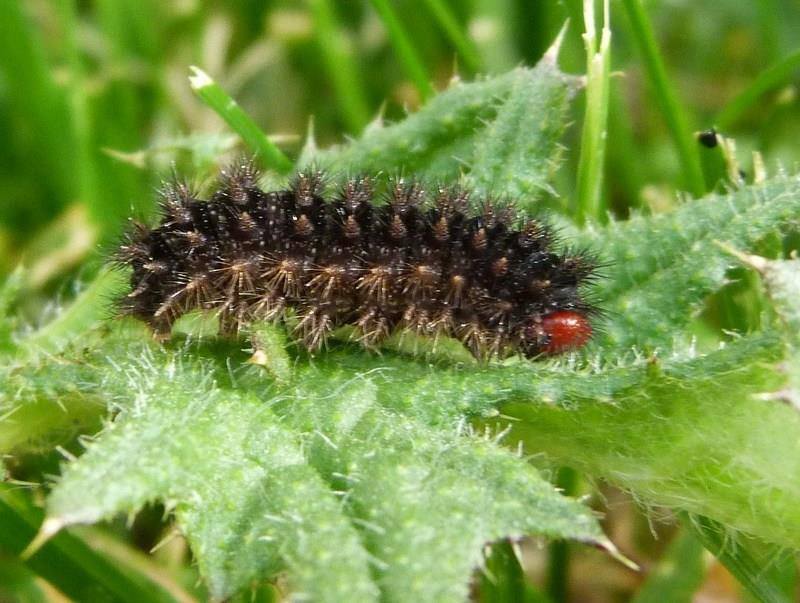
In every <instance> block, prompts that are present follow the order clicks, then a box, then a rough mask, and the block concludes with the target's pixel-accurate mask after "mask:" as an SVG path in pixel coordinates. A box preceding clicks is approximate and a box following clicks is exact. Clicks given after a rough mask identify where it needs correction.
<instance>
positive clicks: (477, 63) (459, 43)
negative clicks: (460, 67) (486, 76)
mask: <svg viewBox="0 0 800 603" xmlns="http://www.w3.org/2000/svg"><path fill="white" fill-rule="evenodd" d="M425 4H426V5H427V6H428V10H429V11H430V12H431V13H432V14H433V17H434V18H435V19H436V21H437V22H438V23H439V26H440V27H441V28H442V30H444V33H445V34H446V35H447V38H448V39H449V40H450V43H451V44H452V45H453V46H454V47H455V49H456V51H457V52H458V56H459V57H460V58H461V60H462V61H463V62H464V66H465V67H466V68H467V69H469V70H470V71H471V72H473V73H477V72H479V71H481V69H482V68H483V61H482V60H481V57H480V54H479V53H478V49H477V48H476V46H475V44H474V43H473V42H472V40H471V39H470V38H469V36H467V34H466V33H465V32H464V31H463V30H462V28H461V26H460V25H459V23H458V20H457V19H456V17H455V15H453V13H452V12H451V10H450V7H449V6H448V5H447V3H446V2H443V1H442V0H425Z"/></svg>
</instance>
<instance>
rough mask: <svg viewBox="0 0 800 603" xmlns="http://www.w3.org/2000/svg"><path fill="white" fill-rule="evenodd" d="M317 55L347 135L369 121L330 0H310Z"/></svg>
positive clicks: (353, 67) (362, 96) (365, 104)
mask: <svg viewBox="0 0 800 603" xmlns="http://www.w3.org/2000/svg"><path fill="white" fill-rule="evenodd" d="M310 5H311V12H312V14H313V18H314V29H315V33H316V36H317V43H318V44H319V47H320V54H321V55H322V61H323V62H324V64H325V68H326V69H327V70H328V76H329V77H330V78H331V83H332V84H333V88H334V91H335V92H336V100H337V101H338V103H339V107H340V110H341V112H342V117H343V118H344V121H345V123H346V124H347V127H348V128H349V129H350V133H351V134H359V133H360V132H361V130H362V129H363V128H364V126H365V125H367V123H368V122H369V120H370V110H369V104H368V103H367V97H366V93H365V91H364V88H363V86H362V84H361V80H360V79H359V77H358V72H357V70H356V66H355V64H354V62H353V57H352V54H351V53H350V51H349V50H348V47H347V43H346V40H345V38H344V34H343V32H342V31H341V29H340V28H339V26H338V23H337V22H336V15H335V13H334V9H333V6H332V5H331V2H330V0H310Z"/></svg>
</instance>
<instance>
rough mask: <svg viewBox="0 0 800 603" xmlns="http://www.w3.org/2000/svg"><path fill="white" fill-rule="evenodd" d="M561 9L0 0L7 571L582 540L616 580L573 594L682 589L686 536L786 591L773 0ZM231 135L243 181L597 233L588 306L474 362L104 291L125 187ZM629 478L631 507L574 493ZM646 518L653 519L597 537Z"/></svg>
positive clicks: (38, 593)
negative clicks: (597, 269) (314, 178)
mask: <svg viewBox="0 0 800 603" xmlns="http://www.w3.org/2000/svg"><path fill="white" fill-rule="evenodd" d="M596 8H597V13H596V16H597V17H598V21H599V22H602V17H603V10H602V8H603V7H602V6H597V7H596ZM584 9H585V7H584V6H581V3H580V2H575V1H573V0H564V2H556V1H555V0H554V1H552V2H550V1H548V2H526V1H524V0H504V1H502V2H481V1H479V0H476V1H474V2H468V3H456V2H447V1H445V0H413V1H412V0H408V1H406V2H391V1H388V0H383V1H378V0H374V1H372V2H363V3H361V2H333V1H332V0H309V1H308V2H300V3H295V2H250V1H236V2H230V3H203V2H193V1H188V2H176V3H159V2H155V1H150V0H144V1H142V2H136V3H128V2H117V1H114V0H98V1H96V2H88V3H75V2H73V1H71V0H53V1H48V2H46V1H43V0H42V1H34V2H26V3H21V2H16V1H14V0H0V23H3V24H4V26H3V35H2V36H0V134H2V136H3V140H4V144H3V145H0V166H2V167H0V250H2V252H1V253H0V275H2V285H1V286H0V373H1V374H0V453H2V454H3V463H4V465H3V467H2V469H0V474H1V475H3V478H4V481H3V483H2V484H0V600H5V598H8V599H10V600H25V601H27V600H31V601H33V600H36V601H41V600H50V599H52V598H53V597H54V596H55V595H54V592H55V590H54V589H56V590H57V591H60V592H61V593H63V594H64V595H66V596H68V597H70V598H72V599H74V600H81V601H82V600H93V601H96V600H129V601H150V600H164V601H167V600H169V601H172V600H176V599H178V600H193V599H201V600H202V599H206V598H213V599H221V598H228V597H234V598H241V599H242V600H275V599H281V598H294V599H303V598H304V597H305V598H307V599H310V600H314V601H317V600H330V601H345V600H358V601H369V600H378V599H381V600H398V601H428V600H430V601H434V600H435V601H451V600H452V601H459V600H464V599H465V598H473V599H477V600H485V601H519V600H525V601H542V600H545V601H546V600H551V601H560V600H567V599H569V598H570V597H572V598H573V599H574V600H584V599H583V598H582V597H584V596H585V594H586V592H588V590H587V589H589V590H590V589H592V586H591V583H590V581H589V580H588V579H587V577H588V575H589V574H590V573H591V571H588V570H586V568H587V567H591V565H590V566H586V565H585V564H586V563H589V564H594V567H602V568H605V571H606V572H609V571H612V570H610V569H609V568H614V569H613V571H616V572H618V573H620V574H621V575H624V576H626V578H625V579H623V580H621V581H618V582H614V581H613V580H612V579H611V578H609V579H608V581H607V583H604V584H601V585H600V586H599V587H597V588H599V591H598V592H601V593H603V594H602V595H601V597H606V598H603V599H600V600H611V597H613V596H616V595H614V593H615V592H617V593H619V592H622V593H623V594H622V595H621V596H624V597H625V598H626V599H635V600H638V601H648V600H671V601H684V600H685V601H688V600H690V599H691V597H692V596H693V593H695V592H696V591H697V589H698V588H702V585H703V582H704V581H706V583H708V580H712V579H713V577H712V578H708V579H707V578H706V573H707V570H708V560H707V558H706V557H705V556H704V555H705V553H704V550H707V551H709V552H710V553H712V554H713V555H715V556H716V558H717V559H718V560H719V562H720V563H721V564H723V565H724V566H725V567H726V568H727V570H728V571H730V572H731V573H732V574H733V575H734V576H735V577H736V578H737V580H738V581H739V583H740V584H741V585H742V587H743V588H744V589H745V590H746V591H747V592H748V594H747V595H746V596H749V597H755V598H756V599H757V600H762V601H790V600H794V596H795V592H796V588H797V585H796V577H795V573H796V572H795V556H794V551H795V550H796V549H797V548H798V543H800V511H798V507H797V504H796V501H797V500H798V497H799V496H800V454H798V444H797V443H798V441H800V416H798V414H797V408H798V407H800V393H799V392H800V389H798V388H800V385H798V384H800V355H799V354H798V347H797V346H798V344H800V340H798V333H799V332H800V303H798V299H800V296H799V295H798V294H800V289H799V288H800V270H798V261H797V260H796V259H793V256H792V252H793V250H795V249H796V247H797V245H798V240H799V239H798V222H799V221H800V220H798V217H799V216H800V180H798V178H797V176H795V175H794V174H795V170H794V168H793V166H794V164H795V163H796V161H797V155H798V151H797V148H796V144H795V143H794V141H795V140H796V139H797V134H798V129H800V119H798V113H797V104H796V101H795V97H794V95H795V84H796V77H797V71H796V70H797V66H798V64H800V54H799V52H800V51H798V49H796V48H794V47H792V45H791V41H792V40H793V34H794V32H796V30H797V29H798V27H800V11H798V10H797V8H796V7H794V6H793V5H792V4H791V3H790V2H780V1H778V0H762V1H759V2H753V3H746V4H743V3H737V2H719V3H708V4H706V3H687V4H685V5H683V4H674V3H669V4H668V3H664V4H663V5H662V3H659V2H647V3H644V4H643V3H642V2H641V1H640V0H622V1H621V2H619V3H612V5H611V12H610V18H609V21H610V29H609V31H610V33H611V36H612V38H611V52H610V54H609V52H608V50H607V47H606V46H605V43H606V42H607V41H608V38H607V37H606V38H604V37H603V36H604V35H606V36H607V35H608V32H606V33H605V34H604V33H603V31H601V29H600V28H599V26H598V29H597V31H596V36H595V37H594V38H593V37H592V36H591V35H589V36H587V38H588V39H587V41H586V42H584V40H582V38H581V33H582V32H584V31H586V30H587V29H588V31H589V32H590V34H591V31H592V24H591V23H586V22H584V16H585V14H586V13H585V12H584ZM567 18H569V25H568V26H567V27H566V28H565V29H563V31H562V34H561V36H559V31H560V30H561V28H562V26H563V25H564V23H565V21H566V20H567ZM557 38H558V40H559V41H558V42H556V43H555V46H553V41H554V40H556V39H557ZM795 39H796V38H795ZM191 65H196V66H198V67H199V70H198V69H197V68H195V69H193V71H191V72H190V70H189V66H191ZM520 65H524V66H520ZM617 70H621V71H623V72H624V76H621V77H616V76H614V75H613V74H612V72H615V71H617ZM581 74H586V77H585V78H582V77H580V75H581ZM190 75H191V79H189V76H190ZM209 76H210V77H209ZM193 92H194V94H193ZM229 95H231V96H232V97H235V98H236V99H237V101H238V105H236V104H232V102H231V96H229ZM586 99H589V102H588V105H587V104H586ZM312 115H313V122H310V121H309V117H310V116H312ZM712 125H716V126H718V127H719V128H720V130H721V131H722V132H723V134H724V136H725V138H724V139H723V144H722V146H721V148H720V147H718V148H716V149H703V148H701V147H700V146H699V145H698V144H697V143H696V141H695V139H694V135H693V132H694V130H695V129H701V128H706V127H710V126H712ZM606 128H607V134H606V132H605V130H606ZM264 132H266V133H267V134H268V135H269V136H266V135H265V134H264ZM733 139H735V142H736V147H737V148H736V149H734V147H733V145H732V140H733ZM242 150H245V151H247V152H254V153H257V154H258V159H259V161H261V163H262V164H263V166H264V167H265V168H266V171H265V175H264V181H265V185H277V184H279V183H280V182H281V181H282V179H285V174H286V173H287V172H288V171H289V170H290V169H291V168H292V166H293V165H295V164H296V165H300V166H302V165H319V166H323V167H326V168H328V169H329V170H331V172H332V173H333V174H335V175H342V174H347V173H352V172H357V171H367V172H384V173H388V174H392V173H397V172H400V173H407V174H415V175H418V176H419V177H421V178H423V179H424V180H426V181H429V182H438V181H444V182H456V181H463V182H466V183H467V184H469V185H470V186H471V187H473V188H475V189H477V190H479V191H482V192H484V193H486V194H489V195H494V196H497V197H501V198H508V199H511V200H513V202H514V203H515V204H516V205H517V206H518V207H519V208H520V209H521V210H523V211H527V212H544V211H547V212H549V219H550V220H551V221H552V222H554V223H556V224H557V225H558V227H559V229H560V231H561V232H562V233H563V236H564V239H565V240H567V241H569V242H570V244H572V245H575V246H578V247H586V248H590V249H593V250H595V251H597V252H598V253H599V254H600V255H601V256H602V257H603V259H604V260H606V262H607V265H606V267H605V268H604V278H603V279H602V280H601V281H600V282H599V283H598V284H597V286H596V288H595V290H594V292H593V293H594V295H596V296H597V298H598V299H600V300H602V301H601V305H602V307H603V308H604V310H605V311H606V312H605V316H604V318H603V320H602V323H601V325H600V326H601V328H600V332H599V334H598V336H597V337H596V339H595V341H594V343H593V344H592V345H591V346H589V348H588V349H586V350H585V351H583V352H581V353H580V354H576V355H572V356H570V357H566V358H561V359H556V360H550V361H547V362H539V363H529V362H526V361H520V360H519V359H510V360H508V361H506V362H503V363H499V362H498V363H493V364H490V365H476V364H474V363H473V361H472V360H471V359H470V358H469V357H468V355H466V354H465V353H464V350H462V349H461V348H460V347H459V346H458V345H457V344H455V343H452V342H450V343H447V342H446V343H445V344H444V345H442V346H439V347H438V348H437V349H432V347H431V346H430V342H425V341H409V340H408V338H406V339H403V340H400V339H398V340H397V341H394V342H392V344H391V345H390V346H388V347H387V349H386V350H384V351H383V352H382V353H381V354H380V355H371V354H367V353H365V352H364V351H363V350H361V349H360V348H358V347H356V346H352V345H350V344H349V343H348V342H347V337H346V334H343V336H342V337H341V338H340V340H339V341H337V342H335V343H334V345H333V346H331V349H330V350H329V351H327V352H326V353H324V354H321V355H319V356H318V357H315V358H309V357H307V356H306V355H304V354H303V353H302V352H300V351H298V350H297V349H296V348H295V347H294V346H292V345H291V342H289V341H287V338H286V334H285V332H284V331H283V330H282V329H279V328H275V327H272V326H269V325H255V326H254V327H253V333H252V334H251V337H250V340H249V341H248V340H245V339H243V340H241V341H238V342H229V341H228V342H226V341H221V340H218V339H217V338H216V337H215V336H214V335H213V333H214V329H213V324H209V320H207V319H204V318H202V317H189V319H188V320H185V321H183V322H182V324H181V326H180V328H179V329H178V333H176V335H175V337H173V340H172V341H171V342H169V343H168V344H167V345H165V346H161V345H157V344H155V343H153V342H152V341H151V340H150V338H149V336H148V334H147V332H146V331H145V330H144V328H143V327H141V325H137V324H133V323H130V322H128V321H119V320H113V319H112V318H113V317H111V316H110V315H109V309H108V308H109V300H110V299H111V297H112V296H113V295H115V294H117V293H118V292H119V291H120V290H121V289H122V288H124V281H125V275H124V274H121V273H119V272H109V271H108V270H107V269H105V268H104V267H103V264H104V257H105V252H104V251H103V250H104V249H107V248H108V247H109V246H110V245H112V244H113V241H114V240H115V238H116V237H117V236H118V235H119V232H120V231H121V229H122V228H123V227H124V223H125V220H126V218H127V217H128V216H130V215H132V214H133V215H141V216H143V217H145V218H148V217H152V215H153V209H154V202H155V199H154V194H153V192H152V191H153V189H154V187H155V186H156V185H157V182H158V178H159V177H161V176H163V175H164V174H165V173H167V172H168V170H169V169H170V166H171V165H175V166H176V169H177V170H179V171H182V172H186V173H189V174H191V175H192V177H193V178H195V179H196V181H197V182H198V184H199V185H200V186H208V185H209V183H210V182H212V180H213V177H214V174H215V172H216V170H217V169H218V168H219V166H220V165H224V163H225V161H227V160H229V159H230V157H233V156H236V154H237V153H240V152H242ZM754 150H758V151H759V152H760V154H757V155H753V154H752V153H751V151H754ZM737 161H738V162H739V163H738V164H737ZM762 162H763V163H764V165H765V166H766V167H765V168H764V167H762ZM740 170H741V173H740ZM684 191H686V192H684ZM579 225H580V226H579ZM210 322H211V323H213V319H212V320H211V321H210ZM251 344H252V348H254V349H255V350H256V351H257V352H258V354H256V355H255V356H252V357H251V354H252V352H253V349H248V348H250V347H251ZM253 360H257V362H253ZM558 467H561V468H562V469H561V470H560V471H559V472H558V474H559V475H560V476H561V477H560V479H556V478H554V480H553V481H556V482H557V484H558V485H559V486H560V487H561V490H559V489H558V488H557V487H556V486H555V485H553V484H552V483H551V480H550V479H548V478H550V477H553V476H554V475H556V471H555V470H556V469H557V468H558ZM576 471H578V472H580V473H576ZM607 484H612V485H613V486H614V488H617V489H613V488H611V486H609V485H607ZM564 490H566V494H571V495H573V496H565V495H564V494H565V492H564ZM620 490H622V491H624V492H626V493H628V494H626V495H625V496H628V497H630V498H628V499H627V500H630V499H631V498H633V499H635V500H636V501H637V502H638V503H641V505H640V507H639V508H638V509H631V510H630V511H629V512H628V513H627V514H626V516H625V518H624V519H623V520H621V521H615V520H614V519H613V512H612V511H613V507H612V506H608V505H604V504H603V499H602V496H593V497H592V498H591V499H590V500H580V499H578V498H575V495H578V494H581V493H585V494H591V493H596V492H599V493H601V494H603V495H605V496H612V495H614V496H623V495H622V494H621V493H620ZM597 511H600V512H605V511H609V518H608V519H605V520H601V517H600V514H599V513H598V512H597ZM125 514H127V515H128V517H129V518H130V521H129V522H128V523H127V524H126V523H124V522H121V521H120V519H119V518H120V517H121V516H124V515H125ZM646 515H647V516H649V517H650V518H651V520H660V519H664V520H665V521H664V522H663V525H662V524H661V523H659V525H658V526H657V527H656V528H653V529H654V530H655V531H656V532H657V533H658V534H659V535H660V536H661V537H662V540H664V541H668V542H670V545H669V547H668V548H667V549H666V550H662V546H661V545H660V544H659V543H658V542H657V541H654V540H653V538H652V536H651V535H649V533H648V530H646V529H640V528H639V536H638V541H637V540H636V539H624V538H623V539H619V538H617V537H616V536H615V532H616V533H617V534H618V533H619V530H618V529H616V528H618V527H619V526H620V525H623V526H627V529H628V531H636V530H637V526H642V525H644V523H645V519H644V517H645V516H646ZM99 522H104V523H102V524H101V525H100V527H87V526H86V525H83V526H81V525H80V524H98V523H99ZM676 526H677V527H676ZM37 532H38V534H39V536H38V537H37V538H36V539H35V540H34V542H33V545H31V541H32V540H33V539H34V536H35V535H36V534H37ZM644 533H647V536H642V534H644ZM527 536H538V537H545V538H549V539H551V540H556V541H557V542H555V543H554V544H553V545H550V547H549V548H548V549H547V551H546V552H545V553H542V552H541V551H539V552H537V551H536V550H534V549H535V547H532V546H530V542H531V541H530V540H524V538H525V537H527ZM565 540H573V541H578V542H581V543H588V544H594V545H595V546H596V547H598V548H601V549H604V550H605V551H606V553H607V554H606V555H601V554H599V553H596V554H595V553H592V551H590V550H589V549H588V547H583V546H575V545H569V546H567V545H566V544H565V542H564V541H565ZM29 545H31V546H29ZM26 547H27V550H25V549H26ZM151 548H155V549H156V550H155V552H152V553H150V554H146V553H147V552H148V551H150V549H151ZM619 548H621V549H623V553H624V556H623V555H622V554H620V553H619V551H618V549H619ZM628 558H630V559H632V560H633V561H635V562H638V563H639V564H640V565H641V566H642V567H643V569H644V570H645V571H644V572H643V573H641V574H635V573H633V570H632V569H626V568H625V564H627V565H628V566H631V565H632V563H631V561H629V560H628ZM526 559H527V560H528V561H529V560H530V559H540V560H541V561H543V562H544V563H545V564H546V566H547V571H546V572H545V573H544V575H543V574H542V572H537V571H535V570H534V569H533V567H532V564H531V563H527V562H526ZM587 560H588V561H587ZM582 564H584V565H582ZM570 568H571V571H570ZM581 568H584V569H583V571H581ZM526 572H527V574H528V575H527V576H526ZM198 578H199V579H198ZM595 590H597V589H595ZM743 596H744V595H743ZM659 597H661V598H659ZM665 597H666V598H665ZM617 600H618V599H617Z"/></svg>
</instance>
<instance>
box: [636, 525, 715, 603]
mask: <svg viewBox="0 0 800 603" xmlns="http://www.w3.org/2000/svg"><path fill="white" fill-rule="evenodd" d="M703 550H704V549H703V545H702V544H701V543H700V541H699V540H697V538H695V537H694V536H693V535H692V534H691V533H690V532H689V531H688V530H682V531H681V532H680V533H678V534H677V535H676V536H675V538H673V539H672V542H671V543H670V545H669V547H668V548H667V551H666V553H665V554H664V556H663V557H662V558H661V559H660V560H659V562H658V565H656V566H655V567H654V568H653V569H652V571H651V572H650V573H649V574H648V576H647V579H646V580H645V581H644V584H642V586H641V587H640V588H639V590H638V591H637V592H636V596H635V597H634V598H633V602H632V603H660V602H661V601H670V603H691V601H692V596H693V595H694V593H695V591H696V590H697V589H698V588H700V585H701V584H702V583H703V580H704V579H705V576H706V564H705V563H704V562H703Z"/></svg>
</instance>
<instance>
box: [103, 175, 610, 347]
mask: <svg viewBox="0 0 800 603" xmlns="http://www.w3.org/2000/svg"><path fill="white" fill-rule="evenodd" d="M328 188H329V187H328V186H327V185H326V181H325V178H324V177H323V175H322V174H321V173H319V172H318V171H315V170H311V171H305V172H300V173H298V174H296V176H295V177H294V179H293V181H292V183H291V185H290V186H289V187H288V188H287V189H286V190H281V191H270V192H265V191H263V190H261V188H259V185H258V174H257V172H256V170H255V169H254V167H253V165H252V164H251V163H250V162H246V161H240V162H237V163H236V164H235V165H234V166H233V167H232V168H230V169H226V170H224V171H223V172H222V174H221V177H220V179H219V185H218V187H217V190H216V192H214V193H213V194H212V195H211V196H210V198H209V199H207V200H202V199H199V198H198V197H197V195H196V194H195V193H194V192H193V191H192V189H191V188H190V187H189V186H187V185H186V183H184V182H181V181H178V180H175V181H173V182H171V183H169V184H166V185H165V186H164V187H163V189H162V191H161V203H160V208H161V212H160V213H161V219H160V223H159V224H158V225H157V226H155V227H154V228H149V227H146V226H144V225H141V224H135V225H134V226H133V228H132V229H131V230H130V232H129V233H128V236H127V237H126V240H125V241H124V243H123V244H122V245H121V246H120V249H119V252H118V254H117V257H116V259H117V261H118V263H120V264H122V265H124V266H129V267H130V268H131V269H132V273H131V290H130V292H129V293H127V294H126V295H125V297H124V298H123V299H122V300H121V303H120V307H121V308H122V311H123V312H124V313H126V314H130V315H132V316H135V317H137V318H139V319H141V320H144V321H145V322H147V323H148V324H149V325H150V326H151V327H152V329H153V330H154V332H155V334H156V335H158V336H161V337H164V336H167V335H168V334H169V333H170V331H171V329H172V325H173V324H174V322H175V320H177V318H179V317H180V316H181V315H182V314H184V313H186V312H189V311H192V310H197V309H201V310H211V311H216V312H218V313H219V317H220V329H221V331H222V332H223V333H236V332H237V331H238V330H239V328H240V327H241V326H242V325H244V324H247V323H250V322H252V321H258V320H270V321H283V320H284V319H285V318H286V317H287V313H292V314H293V315H294V316H295V317H296V320H294V321H293V324H294V327H293V328H294V332H295V333H296V335H297V337H298V339H299V340H300V341H301V342H302V343H303V345H305V346H306V347H307V348H308V349H309V350H310V351H312V352H313V351H316V350H319V349H320V348H321V347H322V346H324V344H325V341H326V339H327V338H328V337H329V335H330V334H331V332H332V331H333V330H334V329H335V328H336V327H338V326H341V325H347V324H349V325H352V326H354V327H355V333H356V337H357V338H358V340H359V341H360V342H361V343H362V344H363V345H364V346H365V347H366V348H375V347H377V346H379V345H380V344H381V342H382V341H383V340H384V339H385V338H386V337H388V336H389V335H390V334H392V333H393V332H394V331H396V330H398V329H405V330H408V331H411V332H413V333H416V334H419V335H424V336H429V337H440V336H442V335H446V336H449V337H455V338H457V339H460V340H461V341H462V342H463V343H464V345H466V346H467V348H468V349H469V350H470V352H471V353H472V354H473V355H474V356H475V357H477V358H479V359H486V358H490V357H493V356H497V357H503V356H506V355H508V354H511V353H515V352H517V353H521V354H523V355H524V356H526V357H529V358H532V357H537V356H542V355H552V354H559V353H562V352H565V351H567V350H570V349H575V348H578V347H581V346H583V345H584V344H585V343H586V342H587V341H588V340H589V339H590V337H591V333H592V327H591V318H592V317H593V316H594V315H595V314H596V313H597V310H596V308H595V306H594V305H593V304H592V303H590V301H589V300H587V298H586V293H585V286H586V285H587V284H588V283H589V282H590V281H591V280H592V279H593V278H594V277H595V276H596V265H597V263H596V261H595V260H594V258H593V257H592V256H591V254H588V253H585V252H569V251H557V250H555V249H554V246H555V245H554V241H553V236H552V233H551V232H550V230H549V229H548V228H547V227H546V225H545V224H543V223H542V222H541V221H539V220H536V219H523V218H519V217H517V216H516V215H515V212H514V211H513V209H512V208H511V206H510V205H508V204H502V203H498V202H495V201H491V200H486V199H471V198H470V194H469V191H467V190H465V189H463V188H458V187H444V186H439V187H434V190H432V191H431V192H430V193H428V192H426V191H425V190H424V188H423V187H422V186H421V185H420V184H419V183H417V182H415V181H412V180H406V179H396V180H393V181H392V182H390V183H389V184H388V186H384V188H385V189H386V190H385V192H383V193H381V194H380V195H378V194H376V192H375V191H376V185H375V182H374V181H373V180H372V179H371V178H369V177H366V176H361V177H357V178H352V179H349V180H347V181H346V182H345V183H344V184H343V185H341V186H340V187H339V188H338V190H337V191H336V192H335V193H333V194H330V195H328V194H326V191H327V190H328Z"/></svg>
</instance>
